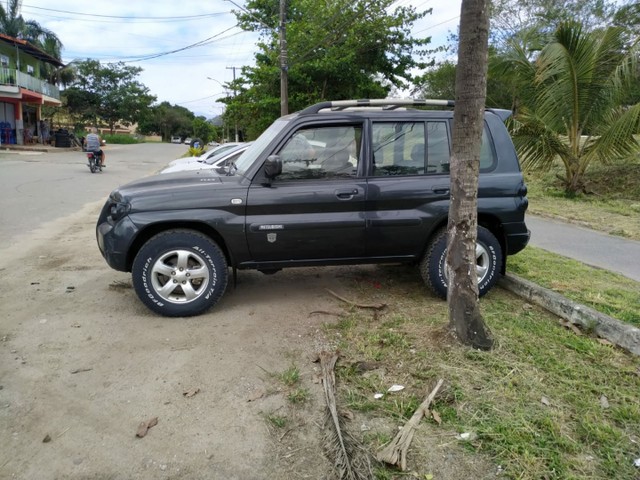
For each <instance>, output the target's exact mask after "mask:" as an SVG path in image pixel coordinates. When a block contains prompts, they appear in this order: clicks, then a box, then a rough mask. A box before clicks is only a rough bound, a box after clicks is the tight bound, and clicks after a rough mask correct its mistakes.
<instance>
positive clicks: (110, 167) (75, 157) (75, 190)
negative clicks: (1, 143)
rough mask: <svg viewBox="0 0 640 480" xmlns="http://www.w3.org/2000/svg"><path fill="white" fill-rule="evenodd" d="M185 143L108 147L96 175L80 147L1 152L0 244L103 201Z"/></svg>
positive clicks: (169, 157)
mask: <svg viewBox="0 0 640 480" xmlns="http://www.w3.org/2000/svg"><path fill="white" fill-rule="evenodd" d="M185 151H186V147H185V146H184V145H172V144H166V143H165V144H154V143H148V144H140V145H108V146H107V147H106V148H105V153H106V155H107V168H106V169H105V170H104V172H102V173H96V174H92V173H91V172H90V171H89V168H88V167H87V165H86V155H85V154H84V153H83V152H81V151H56V150H53V151H51V152H46V153H44V152H19V153H18V152H4V151H2V152H0V205H2V209H1V210H0V248H2V247H6V246H9V245H10V244H12V243H16V242H18V241H19V239H20V236H21V235H22V234H25V233H29V232H31V231H33V230H35V229H36V228H38V227H39V226H40V225H41V224H43V223H46V222H49V221H53V220H57V219H59V218H63V217H65V216H67V215H70V214H72V213H75V212H77V211H78V210H80V209H81V208H82V207H83V206H84V205H85V204H87V203H90V202H98V201H104V200H106V199H107V196H108V195H109V193H110V192H111V191H112V190H113V189H114V188H116V187H118V186H119V185H122V184H124V183H127V182H129V181H131V180H133V179H135V178H139V177H143V176H146V175H149V174H151V173H154V172H156V171H158V170H159V169H160V168H162V167H164V166H166V164H167V162H169V161H170V160H173V159H175V158H178V157H180V156H181V155H182V154H183V153H185Z"/></svg>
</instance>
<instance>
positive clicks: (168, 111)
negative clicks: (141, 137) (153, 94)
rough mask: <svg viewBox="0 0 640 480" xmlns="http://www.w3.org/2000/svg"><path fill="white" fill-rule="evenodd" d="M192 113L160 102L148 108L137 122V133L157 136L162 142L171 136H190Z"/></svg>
mask: <svg viewBox="0 0 640 480" xmlns="http://www.w3.org/2000/svg"><path fill="white" fill-rule="evenodd" d="M194 118H195V117H194V115H193V112H191V111H190V110H188V109H186V108H184V107H181V106H178V105H171V104H170V103H169V102H162V103H161V104H159V105H154V106H152V107H151V108H149V109H148V110H147V111H146V112H145V113H144V114H143V115H142V117H141V118H140V120H139V121H138V131H139V132H140V133H142V134H145V135H152V134H159V135H160V136H161V137H162V140H163V141H169V140H170V138H171V137H172V136H173V135H178V136H181V137H186V136H188V135H191V134H192V133H191V131H192V128H191V127H192V122H193V120H194Z"/></svg>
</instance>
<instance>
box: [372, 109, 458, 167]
mask: <svg viewBox="0 0 640 480" xmlns="http://www.w3.org/2000/svg"><path fill="white" fill-rule="evenodd" d="M425 139H426V140H425ZM373 156H374V171H373V174H374V175H375V176H377V177H384V176H392V175H425V174H436V173H448V172H449V162H450V158H451V153H450V150H449V131H448V129H447V122H445V121H430V122H426V123H424V122H393V123H391V122H389V123H386V122H380V123H375V124H374V125H373Z"/></svg>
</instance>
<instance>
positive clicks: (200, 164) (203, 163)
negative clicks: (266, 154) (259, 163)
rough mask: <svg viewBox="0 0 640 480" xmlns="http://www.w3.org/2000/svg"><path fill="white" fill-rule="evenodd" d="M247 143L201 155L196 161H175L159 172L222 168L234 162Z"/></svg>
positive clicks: (246, 146)
mask: <svg viewBox="0 0 640 480" xmlns="http://www.w3.org/2000/svg"><path fill="white" fill-rule="evenodd" d="M249 145H250V143H245V144H242V145H235V146H233V147H232V148H228V149H223V150H222V151H219V152H217V153H215V154H214V155H209V156H208V157H205V156H204V155H203V156H201V157H198V158H199V159H200V160H198V161H196V162H188V163H184V162H183V163H176V164H175V165H173V166H170V167H167V168H165V169H164V170H161V171H160V173H175V172H184V171H187V170H202V169H212V168H224V167H227V166H228V165H229V164H230V163H231V162H235V161H236V160H237V159H238V158H239V157H240V155H242V154H243V153H244V151H245V150H246V149H247V148H248V147H249Z"/></svg>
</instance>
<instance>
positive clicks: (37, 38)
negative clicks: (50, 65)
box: [0, 0, 62, 60]
mask: <svg viewBox="0 0 640 480" xmlns="http://www.w3.org/2000/svg"><path fill="white" fill-rule="evenodd" d="M21 3H22V1H21V0H9V1H8V2H7V8H6V9H5V7H4V6H3V5H2V3H0V33H4V34H5V35H8V36H10V37H13V38H20V39H22V40H26V41H27V42H29V43H31V44H32V45H35V46H36V47H39V48H40V49H42V50H44V51H45V52H46V53H48V54H49V55H51V56H52V57H54V58H56V59H57V60H60V52H61V51H62V42H60V39H59V38H58V36H57V35H56V34H55V33H53V32H52V31H51V30H48V29H46V28H44V27H43V26H41V25H40V24H39V23H38V22H36V21H35V20H25V19H24V18H23V17H22V15H21V14H20V4H21Z"/></svg>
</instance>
